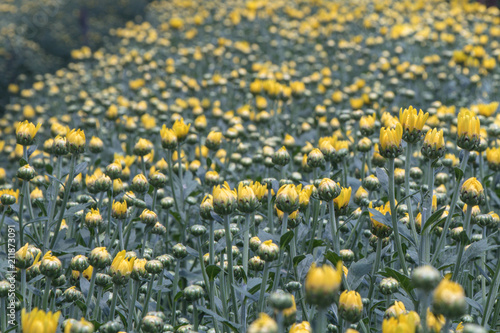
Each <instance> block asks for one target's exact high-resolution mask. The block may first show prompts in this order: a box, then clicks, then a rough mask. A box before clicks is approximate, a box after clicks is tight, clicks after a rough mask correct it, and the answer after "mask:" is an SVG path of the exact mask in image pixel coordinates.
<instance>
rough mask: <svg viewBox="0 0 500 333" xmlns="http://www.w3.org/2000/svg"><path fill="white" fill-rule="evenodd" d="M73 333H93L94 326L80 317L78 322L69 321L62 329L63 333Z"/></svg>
mask: <svg viewBox="0 0 500 333" xmlns="http://www.w3.org/2000/svg"><path fill="white" fill-rule="evenodd" d="M73 328H74V329H73ZM74 332H94V324H92V323H91V322H89V321H86V320H85V318H83V317H82V319H80V321H76V320H75V319H69V320H68V321H67V324H66V326H65V327H64V333H74Z"/></svg>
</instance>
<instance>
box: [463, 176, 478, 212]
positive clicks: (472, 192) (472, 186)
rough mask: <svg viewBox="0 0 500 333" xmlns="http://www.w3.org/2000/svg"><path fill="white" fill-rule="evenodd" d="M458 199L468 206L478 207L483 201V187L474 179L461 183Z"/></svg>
mask: <svg viewBox="0 0 500 333" xmlns="http://www.w3.org/2000/svg"><path fill="white" fill-rule="evenodd" d="M460 199H461V200H462V201H463V202H465V203H466V204H468V205H479V204H480V203H481V202H482V201H483V200H484V188H483V185H481V183H480V182H479V180H477V178H476V177H471V178H469V179H467V180H466V181H465V182H464V183H463V185H462V188H461V189H460Z"/></svg>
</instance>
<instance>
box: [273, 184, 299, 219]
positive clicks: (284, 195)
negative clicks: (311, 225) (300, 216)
mask: <svg viewBox="0 0 500 333" xmlns="http://www.w3.org/2000/svg"><path fill="white" fill-rule="evenodd" d="M300 189H301V188H300V187H299V188H298V189H297V188H296V187H295V185H283V186H281V187H280V189H279V190H278V193H277V194H276V207H277V208H278V209H279V210H281V211H283V212H285V213H288V214H290V213H293V212H294V211H296V210H297V209H298V208H299V193H298V192H299V191H300ZM297 190H298V191H297Z"/></svg>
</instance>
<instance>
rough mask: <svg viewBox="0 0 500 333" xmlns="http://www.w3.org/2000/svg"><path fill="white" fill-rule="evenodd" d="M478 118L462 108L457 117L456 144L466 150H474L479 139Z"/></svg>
mask: <svg viewBox="0 0 500 333" xmlns="http://www.w3.org/2000/svg"><path fill="white" fill-rule="evenodd" d="M479 130H480V124H479V118H478V117H476V116H475V114H474V112H472V111H470V110H469V109H465V108H464V109H462V110H461V111H460V113H459V114H458V118H457V145H458V146H459V147H460V148H463V149H466V150H469V151H471V150H475V149H476V148H477V146H478V145H479V141H480V133H479Z"/></svg>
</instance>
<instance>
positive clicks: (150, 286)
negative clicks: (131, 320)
mask: <svg viewBox="0 0 500 333" xmlns="http://www.w3.org/2000/svg"><path fill="white" fill-rule="evenodd" d="M154 281H155V274H151V279H149V282H148V291H147V293H146V298H145V299H144V307H143V308H142V318H144V316H146V313H148V309H149V300H150V299H151V292H152V291H153V283H154Z"/></svg>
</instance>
